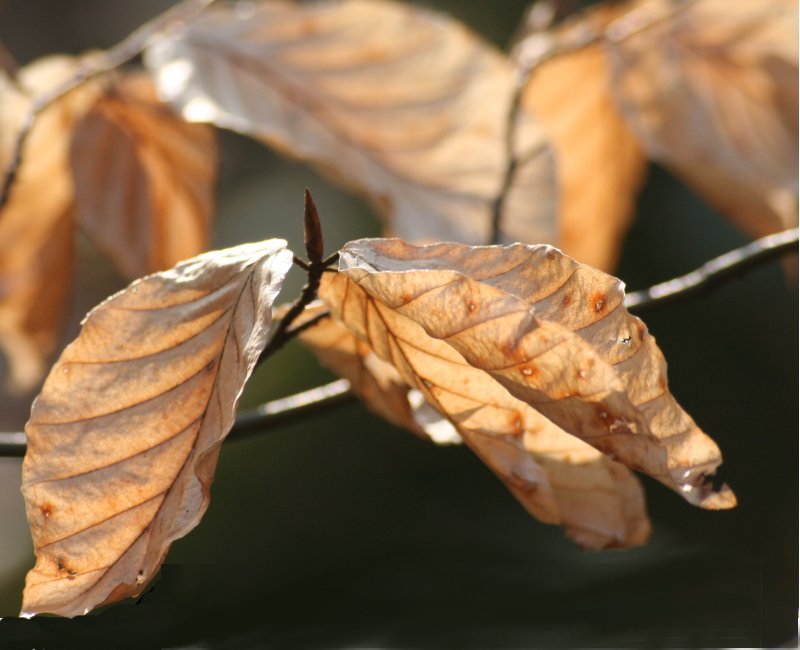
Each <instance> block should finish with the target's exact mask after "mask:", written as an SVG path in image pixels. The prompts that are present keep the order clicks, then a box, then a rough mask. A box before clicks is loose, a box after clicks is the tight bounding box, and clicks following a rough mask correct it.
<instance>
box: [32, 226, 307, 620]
mask: <svg viewBox="0 0 800 650" xmlns="http://www.w3.org/2000/svg"><path fill="white" fill-rule="evenodd" d="M285 246H286V242H285V241H283V240H275V239H273V240H268V241H265V242H261V243H258V244H246V245H243V246H238V247H235V248H230V249H227V250H223V251H215V252H212V253H207V254H204V255H201V256H199V257H196V258H194V259H191V260H188V261H186V262H183V263H181V264H179V265H178V266H177V267H175V268H174V269H172V270H169V271H165V272H163V273H158V274H155V275H151V276H148V277H146V278H143V279H141V280H137V281H136V282H134V283H133V284H131V285H130V286H129V287H128V288H127V289H125V290H124V291H121V292H120V293H118V294H116V295H115V296H112V297H111V298H109V299H108V300H106V301H105V302H103V303H101V304H100V305H99V306H98V307H96V308H95V309H94V310H93V311H92V312H90V313H89V315H88V316H87V318H86V320H85V322H84V325H83V329H82V330H81V333H80V336H79V337H78V338H77V339H76V340H75V341H73V343H71V344H70V345H69V346H68V347H67V348H66V350H64V353H63V354H62V355H61V358H60V359H59V361H58V362H57V363H56V364H55V366H54V367H53V369H52V370H51V372H50V375H49V376H48V378H47V380H46V381H45V384H44V387H43V389H42V392H41V394H40V395H39V397H38V398H37V399H36V401H35V402H34V406H33V410H32V413H31V418H30V420H29V422H28V424H27V425H26V428H25V431H26V433H27V434H28V452H27V455H26V456H25V462H24V464H23V482H22V491H23V494H24V497H25V505H26V509H27V514H28V521H29V523H30V526H31V532H32V534H33V542H34V549H35V551H36V558H37V560H36V566H35V567H34V568H33V569H32V570H31V571H30V572H29V573H28V577H27V581H26V586H25V593H24V595H23V612H24V613H26V614H34V613H39V612H52V613H56V614H61V615H62V616H75V615H78V614H84V613H86V612H87V611H89V610H91V609H93V608H94V607H97V606H98V605H100V604H104V603H109V602H114V601H117V600H120V599H122V598H125V597H126V596H136V595H137V594H139V593H141V592H142V590H143V589H144V587H145V585H146V583H147V582H148V581H149V580H150V579H151V578H152V577H153V575H154V573H155V572H156V571H157V570H158V568H159V566H160V565H161V562H162V561H163V559H164V556H165V555H166V553H167V550H168V548H169V545H170V543H171V542H172V541H173V540H175V539H178V538H179V537H182V536H183V535H185V534H186V533H188V532H189V531H190V530H191V529H192V528H194V527H195V526H196V525H197V523H198V522H199V520H200V518H201V517H202V515H203V513H204V512H205V510H206V508H207V507H208V502H209V488H210V485H211V481H212V479H213V475H214V470H215V468H216V464H217V458H218V456H219V450H220V444H221V442H222V440H223V438H224V437H225V435H226V434H227V433H228V431H229V430H230V428H231V426H232V425H233V421H234V414H235V411H236V404H237V402H238V399H239V396H240V395H241V392H242V387H243V385H244V382H245V381H246V379H247V378H248V376H249V375H250V373H251V372H252V370H253V367H254V365H255V363H256V360H257V359H258V356H259V354H260V352H261V350H262V349H263V347H264V344H265V342H266V336H267V331H268V329H269V325H270V322H271V316H270V314H271V306H272V302H273V300H274V298H275V296H276V294H277V293H278V291H279V290H280V287H281V284H282V283H283V279H284V277H285V275H286V273H287V271H288V269H289V267H290V266H291V263H292V254H291V253H290V252H289V251H288V250H286V248H285Z"/></svg>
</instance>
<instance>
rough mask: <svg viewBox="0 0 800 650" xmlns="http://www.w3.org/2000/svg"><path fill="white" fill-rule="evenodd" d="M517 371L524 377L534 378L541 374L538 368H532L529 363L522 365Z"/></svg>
mask: <svg viewBox="0 0 800 650" xmlns="http://www.w3.org/2000/svg"><path fill="white" fill-rule="evenodd" d="M519 371H520V372H521V373H522V374H523V375H524V376H525V377H535V376H536V375H538V374H539V373H540V372H541V370H539V368H537V367H536V366H534V365H533V364H532V363H529V364H527V365H524V366H520V367H519Z"/></svg>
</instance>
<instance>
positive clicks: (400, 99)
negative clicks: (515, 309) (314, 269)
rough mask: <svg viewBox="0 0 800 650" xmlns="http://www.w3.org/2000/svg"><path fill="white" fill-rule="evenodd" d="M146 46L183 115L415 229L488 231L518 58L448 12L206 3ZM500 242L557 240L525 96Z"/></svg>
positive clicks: (353, 4) (441, 236) (548, 159)
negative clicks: (316, 173)
mask: <svg viewBox="0 0 800 650" xmlns="http://www.w3.org/2000/svg"><path fill="white" fill-rule="evenodd" d="M145 61H146V63H147V65H148V66H149V68H150V69H151V70H152V71H153V74H154V76H155V77H156V79H157V84H158V88H159V92H160V93H161V95H162V96H163V97H164V98H165V99H166V100H168V101H170V102H172V103H174V104H175V105H176V106H178V107H179V108H180V109H181V111H182V113H183V115H184V117H185V118H186V119H189V120H194V121H209V122H213V123H215V124H217V125H220V126H223V127H227V128H231V129H234V130H236V131H240V132H242V133H246V134H249V135H252V136H255V137H258V138H260V139H261V140H264V141H265V142H267V143H268V144H270V145H271V146H273V147H275V148H277V149H278V150H280V151H282V152H284V153H287V154H289V155H291V156H294V157H296V158H300V159H302V160H305V161H308V162H309V163H311V164H312V165H314V166H315V167H316V168H317V169H320V170H322V171H323V172H325V173H327V174H328V175H329V176H331V177H333V178H334V179H335V180H337V181H339V182H340V183H342V184H343V185H345V186H346V187H349V188H352V189H353V190H355V191H357V192H359V193H360V194H362V195H363V196H365V197H366V198H367V199H368V200H369V201H370V202H371V203H372V204H373V205H374V206H375V208H376V209H377V211H378V212H379V213H380V214H381V215H383V216H384V217H386V218H387V219H388V224H389V225H388V227H389V230H390V231H392V232H393V233H394V234H397V235H399V236H402V237H405V238H407V239H412V240H428V241H431V240H433V241H436V240H456V241H464V242H468V243H472V244H475V243H487V242H489V241H490V239H491V236H492V221H493V212H494V206H495V201H496V199H497V197H498V196H499V195H500V194H501V191H502V188H503V186H504V183H505V181H506V177H507V172H508V168H509V160H508V158H509V156H508V155H507V151H506V134H507V131H508V122H509V109H510V106H511V101H512V95H513V91H514V84H515V77H514V75H515V72H514V67H513V66H512V64H511V63H510V61H509V60H508V59H507V58H506V57H505V56H504V55H503V54H501V53H500V52H498V51H496V50H495V49H494V48H493V47H491V46H489V45H488V44H487V43H485V42H483V41H482V40H480V39H479V37H477V36H476V35H474V34H473V33H471V32H470V31H468V30H467V29H466V28H465V27H464V26H462V25H461V24H459V23H458V22H457V21H455V20H454V19H452V18H450V17H448V16H445V15H443V14H439V13H435V12H432V11H429V10H426V9H423V8H421V7H417V6H413V5H410V4H403V3H399V2H390V1H389V0H341V1H338V2H307V3H293V2H285V1H281V0H274V1H270V0H260V1H257V2H251V3H242V4H239V5H236V6H217V7H212V8H210V9H209V11H207V12H205V13H204V15H203V16H202V17H200V18H199V19H198V20H196V21H194V22H192V23H191V24H189V25H187V26H186V27H185V28H183V29H182V30H178V31H176V32H175V33H174V34H172V35H171V36H168V37H166V38H164V39H160V40H159V41H158V42H156V43H154V44H153V45H152V47H150V48H149V49H148V51H147V52H146V57H145ZM513 151H514V154H515V158H516V165H515V167H514V170H513V171H512V172H511V174H510V175H508V178H509V179H510V182H509V187H508V191H507V192H506V193H505V200H504V201H503V203H502V205H503V211H502V215H501V216H502V218H501V237H502V239H503V240H504V241H509V242H511V241H529V242H553V241H554V237H555V236H556V225H555V220H554V218H555V200H556V199H555V192H556V188H555V185H554V178H553V162H552V155H551V152H550V149H549V147H548V146H547V143H546V141H545V138H544V136H543V133H542V130H541V128H540V127H539V126H538V124H537V123H536V121H535V119H534V117H533V116H532V115H531V114H530V113H529V112H528V111H525V110H523V111H522V112H521V113H520V114H519V115H518V117H517V124H516V137H515V142H514V144H513Z"/></svg>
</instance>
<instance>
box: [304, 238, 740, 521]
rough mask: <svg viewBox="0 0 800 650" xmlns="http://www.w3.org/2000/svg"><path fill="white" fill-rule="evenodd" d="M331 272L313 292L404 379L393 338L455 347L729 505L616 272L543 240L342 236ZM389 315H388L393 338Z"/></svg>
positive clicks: (590, 434)
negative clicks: (475, 242)
mask: <svg viewBox="0 0 800 650" xmlns="http://www.w3.org/2000/svg"><path fill="white" fill-rule="evenodd" d="M339 268H340V271H341V273H340V275H339V276H337V279H336V280H331V281H330V282H329V283H328V285H327V286H328V287H329V288H328V289H327V290H326V291H324V292H322V293H321V294H320V296H321V297H322V298H323V300H325V302H326V303H327V304H328V305H329V306H330V307H331V309H332V311H333V312H334V313H335V314H336V315H337V317H338V318H340V319H341V320H342V321H343V322H344V323H346V324H347V326H348V327H349V328H350V329H351V330H352V331H353V332H354V333H355V334H356V335H357V336H359V338H362V339H365V340H368V341H369V342H370V345H371V346H372V348H373V350H374V351H375V353H376V354H377V355H378V356H380V357H381V358H383V359H386V360H389V361H391V363H392V364H393V365H394V366H395V367H396V368H397V369H398V371H399V372H400V374H401V376H402V377H403V379H404V381H406V382H407V383H410V384H411V383H412V377H413V376H414V374H420V372H419V370H420V369H419V368H416V367H413V368H412V370H413V372H412V371H411V370H409V369H408V368H407V366H408V364H410V361H409V358H408V352H407V351H406V350H403V349H398V347H397V343H396V341H397V340H399V336H402V338H403V339H404V340H405V341H406V342H407V343H408V344H409V345H410V346H412V348H413V349H416V348H417V347H419V345H421V343H420V342H421V341H424V342H425V344H426V345H428V341H427V339H430V340H434V341H437V342H438V343H437V345H438V347H437V348H436V353H437V354H438V357H440V358H442V359H443V362H449V361H450V360H451V359H453V358H454V357H452V354H454V353H457V354H458V355H461V357H463V360H464V361H466V363H468V364H469V365H470V366H472V367H473V368H475V369H477V370H479V371H481V373H480V376H481V377H483V376H489V377H491V378H492V379H494V380H495V381H496V382H497V383H498V384H499V385H500V386H502V387H503V388H504V389H505V391H507V392H508V393H510V394H511V395H513V396H514V397H516V398H517V399H518V400H520V401H521V402H524V403H525V404H527V405H529V406H531V407H532V408H533V409H535V410H536V411H537V412H538V413H539V414H541V415H542V416H544V417H546V418H547V419H548V420H550V421H551V422H552V423H553V424H555V425H556V426H558V427H560V428H562V429H564V430H565V431H566V432H568V433H570V434H572V435H574V436H577V437H579V438H581V439H582V440H584V441H586V442H588V443H589V444H591V445H592V446H593V447H595V448H597V449H599V450H600V451H602V452H604V453H606V454H608V455H609V456H611V457H612V458H615V459H617V460H619V461H620V462H622V463H624V464H625V465H627V466H628V467H631V468H633V469H637V470H639V471H643V472H646V473H648V474H650V475H651V476H653V477H654V478H656V479H658V480H659V481H661V482H662V483H664V484H665V485H667V486H669V487H670V488H672V489H673V490H675V491H677V492H678V493H679V494H681V495H682V496H683V497H684V498H685V499H687V500H688V501H690V502H691V503H694V504H696V505H699V506H702V507H705V508H714V509H716V508H729V507H732V506H733V505H735V497H734V496H733V493H732V492H731V490H730V489H729V488H728V487H727V486H723V487H722V488H720V489H719V490H716V489H715V488H713V486H712V485H710V483H708V482H706V478H707V476H708V475H710V474H713V473H714V471H715V470H716V468H717V466H718V465H719V464H720V462H721V456H720V453H719V449H718V448H717V446H716V445H715V444H714V442H713V441H712V440H711V439H710V438H709V437H708V436H706V435H705V434H704V433H703V432H702V431H700V429H699V428H698V427H697V425H695V423H694V422H693V421H692V419H691V418H690V417H689V415H688V414H687V413H686V412H685V411H683V409H681V408H680V406H679V405H678V403H677V402H676V401H675V399H674V398H673V396H672V395H671V393H670V392H669V389H668V387H667V378H666V362H665V361H664V358H663V355H662V354H661V352H660V350H659V349H658V347H657V346H656V344H655V340H654V339H653V337H652V336H650V334H649V333H648V332H647V328H646V327H645V325H644V323H642V322H641V321H640V320H639V319H638V318H635V317H634V316H631V315H630V314H629V313H628V312H627V310H626V309H625V307H624V305H623V298H624V293H623V287H622V283H621V282H620V281H619V280H617V279H616V278H613V277H611V276H608V275H606V274H605V273H602V272H600V271H597V270H595V269H592V268H591V267H587V266H584V265H581V264H578V263H576V262H575V261H574V260H572V259H571V258H569V257H567V256H565V255H563V254H561V253H560V252H559V251H558V250H556V249H554V248H551V247H549V246H524V245H514V246H509V247H469V246H463V245H457V244H439V245H432V246H425V247H415V246H410V245H408V244H405V243H404V242H401V241H399V240H360V241H357V242H351V243H350V244H348V245H347V246H346V247H345V248H344V249H342V251H341V257H340V263H339ZM343 276H344V277H343ZM334 282H335V283H337V287H336V289H335V290H334V289H333V288H330V287H332V284H333V283H334ZM351 288H352V289H355V288H358V289H360V291H355V290H351ZM389 318H392V319H396V320H395V321H394V322H395V325H394V326H393V327H394V329H395V330H397V331H395V336H393V337H391V338H389V337H388V336H387V325H386V323H387V322H388V319H389ZM398 328H399V329H398ZM402 328H405V330H403V329H402ZM398 335H399V336H398ZM429 356H430V355H429ZM433 356H434V357H436V355H433ZM461 357H459V358H461ZM426 362H427V361H426ZM420 376H422V377H423V379H427V380H428V383H429V384H430V385H428V383H426V382H425V381H422V382H421V384H420V385H416V386H415V387H417V388H419V390H421V391H422V392H423V394H425V397H426V399H428V401H430V402H431V403H432V404H436V403H437V399H438V396H437V389H436V388H435V387H436V386H437V385H438V384H439V383H441V377H442V376H443V374H442V372H439V371H432V373H431V375H430V376H426V375H421V374H420ZM449 376H452V377H453V381H457V382H460V381H463V378H462V376H461V375H459V374H458V373H455V372H451V373H450V375H449ZM522 423H523V419H522V418H521V416H520V414H519V413H516V412H514V411H510V410H507V412H506V417H505V432H506V433H508V434H512V435H513V434H516V436H517V439H518V436H519V434H520V433H522V431H524V430H525V429H526V427H525V426H524V425H523V424H522ZM492 425H493V426H494V427H495V428H494V430H495V431H497V430H498V429H497V425H496V421H495V420H493V421H492ZM517 444H519V443H518V442H517Z"/></svg>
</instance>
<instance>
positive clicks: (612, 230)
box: [516, 5, 647, 271]
mask: <svg viewBox="0 0 800 650" xmlns="http://www.w3.org/2000/svg"><path fill="white" fill-rule="evenodd" d="M534 6H538V5H534ZM601 10H602V11H601ZM617 13H618V12H617V11H614V12H613V13H610V12H609V11H608V8H607V7H601V8H599V9H598V10H595V11H594V12H592V16H591V18H592V22H599V18H600V14H602V18H603V22H608V21H609V20H610V19H611V18H612V17H613V16H614V15H616V14H617ZM594 19H598V20H597V21H595V20H594ZM587 22H588V21H587V18H583V19H582V20H581V23H580V24H579V25H578V28H579V29H580V30H582V32H585V31H586V30H587V29H588V27H589V26H588V25H587V24H586V23H587ZM592 28H593V29H594V30H595V31H596V30H598V29H600V28H601V27H600V26H599V25H598V26H596V27H595V26H594V25H592ZM572 29H575V28H572ZM565 31H566V28H565ZM525 36H527V39H528V42H527V43H526V41H525V40H524V39H523V41H522V42H521V43H520V45H519V46H518V48H517V54H516V58H517V60H518V61H520V60H521V59H523V58H524V55H525V52H526V50H527V49H531V48H533V49H536V48H537V47H538V48H539V50H540V52H544V51H546V48H547V47H548V46H549V47H557V46H558V43H559V32H558V30H555V31H554V32H552V33H536V34H532V35H525ZM526 45H527V46H528V47H527V48H526ZM608 59H609V54H608V52H607V51H606V49H605V48H604V47H603V45H602V44H600V43H597V44H594V45H590V46H588V47H584V48H579V49H577V50H575V51H570V52H566V53H564V54H560V55H558V56H556V57H555V58H552V59H549V60H547V61H545V62H543V63H541V64H540V65H538V66H536V67H535V69H534V70H533V72H532V74H531V76H530V78H529V80H528V82H527V83H526V85H525V88H524V90H523V93H522V99H521V101H522V105H523V106H527V107H530V109H531V110H532V111H533V112H534V113H535V114H536V116H537V117H538V118H539V121H540V123H541V125H542V128H543V129H544V130H545V132H546V134H547V138H548V140H549V141H550V143H551V145H552V146H553V149H554V151H555V158H556V178H557V182H558V196H559V205H558V241H559V248H561V249H562V250H563V251H564V252H565V253H567V254H568V255H570V256H572V257H574V258H575V259H577V260H580V261H581V262H583V263H585V264H589V265H590V266H594V267H596V268H600V269H603V270H606V271H608V270H610V269H612V268H613V267H614V265H615V264H616V261H617V258H618V257H619V251H620V246H621V242H622V237H623V235H624V234H625V231H626V229H627V227H628V224H629V223H630V220H631V217H632V216H633V211H634V207H635V199H636V194H637V192H638V190H639V187H640V186H641V184H642V181H643V179H644V172H645V169H646V164H647V161H646V160H645V157H644V154H643V152H642V149H641V147H640V145H639V143H638V142H637V140H636V138H635V137H634V135H633V133H631V131H630V129H629V128H628V126H627V125H626V124H625V122H624V120H623V119H622V116H621V115H620V114H619V111H618V110H617V107H616V106H615V105H614V100H613V98H612V96H611V89H610V87H609V81H610V79H609V74H610V70H609V65H610V64H609V60H608ZM520 65H522V64H521V63H520Z"/></svg>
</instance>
